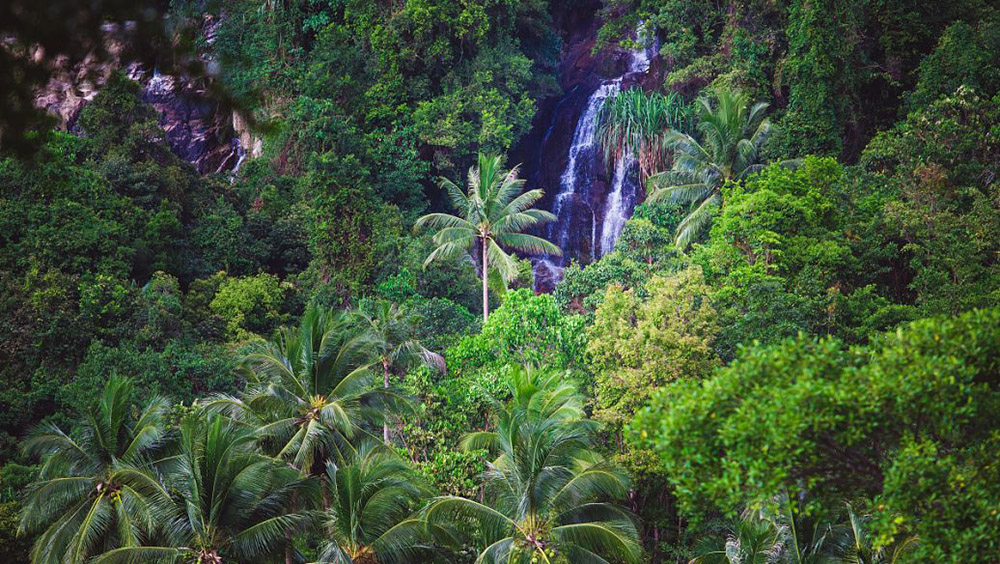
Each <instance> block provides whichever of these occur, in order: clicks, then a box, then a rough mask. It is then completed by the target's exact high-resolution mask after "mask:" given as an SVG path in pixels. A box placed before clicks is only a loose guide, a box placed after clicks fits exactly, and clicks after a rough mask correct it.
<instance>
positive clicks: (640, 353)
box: [587, 267, 719, 431]
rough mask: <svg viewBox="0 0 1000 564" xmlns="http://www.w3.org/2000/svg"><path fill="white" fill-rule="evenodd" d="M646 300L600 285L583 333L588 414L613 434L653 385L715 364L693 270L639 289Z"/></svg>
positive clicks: (703, 298)
mask: <svg viewBox="0 0 1000 564" xmlns="http://www.w3.org/2000/svg"><path fill="white" fill-rule="evenodd" d="M646 290H647V292H648V294H649V298H648V299H647V300H645V301H643V300H640V299H638V298H637V296H636V295H635V293H634V292H632V291H623V290H622V289H621V287H620V286H614V285H613V286H611V287H609V288H608V290H607V292H606V294H605V297H604V301H603V302H602V303H601V305H600V306H599V307H598V308H597V311H596V312H595V314H594V323H593V325H591V326H590V327H589V328H588V330H587V336H588V342H587V352H588V353H589V355H590V359H591V360H592V365H593V367H594V369H595V372H596V373H597V379H596V383H595V386H594V394H595V398H594V403H595V412H594V416H595V417H596V418H597V419H599V420H602V421H605V422H608V423H610V424H611V427H612V429H614V430H616V431H617V430H620V429H621V427H622V425H624V424H626V423H628V422H629V421H631V420H632V417H633V416H634V415H635V412H636V411H637V410H639V409H641V408H642V407H644V406H645V404H646V402H647V400H648V399H649V397H650V395H651V394H652V393H654V392H655V391H656V390H657V389H658V388H659V387H661V386H663V385H665V384H667V383H668V382H672V381H674V380H678V379H682V378H695V379H698V378H703V377H705V376H708V375H709V374H710V373H711V371H712V369H713V368H715V367H716V366H718V364H719V361H718V358H717V357H716V356H715V353H714V352H713V350H712V344H713V341H714V340H715V336H716V335H717V334H718V332H719V326H718V322H717V318H718V315H717V314H716V312H715V309H714V308H713V307H712V306H711V304H709V303H708V298H707V295H708V286H707V285H706V284H705V281H704V279H703V278H702V275H701V271H700V270H699V269H697V268H696V267H692V268H689V269H687V270H683V271H681V272H679V273H677V274H674V275H673V276H670V277H661V276H654V277H653V278H652V279H650V281H649V282H648V283H647V284H646Z"/></svg>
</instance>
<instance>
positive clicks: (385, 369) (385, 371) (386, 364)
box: [382, 359, 389, 445]
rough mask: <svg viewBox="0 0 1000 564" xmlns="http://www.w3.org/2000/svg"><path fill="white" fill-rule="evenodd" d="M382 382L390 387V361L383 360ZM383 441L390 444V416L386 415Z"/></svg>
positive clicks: (383, 426)
mask: <svg viewBox="0 0 1000 564" xmlns="http://www.w3.org/2000/svg"><path fill="white" fill-rule="evenodd" d="M382 383H383V385H384V386H385V389H387V390H388V389H389V361H388V360H384V359H383V360H382ZM382 441H383V442H384V443H385V444H386V445H388V444H389V418H388V416H386V418H385V419H383V421H382Z"/></svg>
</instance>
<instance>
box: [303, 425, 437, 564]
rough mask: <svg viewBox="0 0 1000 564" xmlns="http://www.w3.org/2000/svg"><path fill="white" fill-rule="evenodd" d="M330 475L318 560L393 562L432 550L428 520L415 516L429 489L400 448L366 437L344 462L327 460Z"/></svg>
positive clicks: (334, 563)
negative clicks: (426, 528)
mask: <svg viewBox="0 0 1000 564" xmlns="http://www.w3.org/2000/svg"><path fill="white" fill-rule="evenodd" d="M326 478H327V480H326V484H325V487H326V488H327V489H328V494H327V497H328V498H329V500H330V502H329V506H328V507H327V508H326V510H325V511H324V512H323V518H324V526H323V529H324V531H325V538H326V539H327V540H326V542H325V543H324V544H323V545H322V546H321V547H320V549H319V558H318V562H319V563H328V564H351V563H355V564H362V563H365V562H379V563H384V564H392V563H395V562H408V561H412V559H413V558H414V557H415V556H416V555H418V554H419V553H421V552H426V551H427V550H429V545H428V543H427V542H426V540H425V539H424V535H423V532H424V527H423V523H422V521H421V520H420V519H419V518H416V517H414V516H413V513H414V511H415V510H416V509H418V508H419V507H418V506H419V504H420V503H421V502H422V501H423V500H425V499H427V497H428V493H429V490H428V488H427V486H426V485H425V484H424V483H423V481H422V480H420V478H419V477H418V476H417V475H416V474H415V473H414V472H413V471H412V469H410V467H409V466H407V464H406V463H405V462H403V461H402V460H401V459H400V458H399V457H398V456H396V454H395V453H393V452H391V451H389V450H387V449H386V448H385V447H384V446H383V445H379V444H377V443H372V442H368V443H365V444H363V445H361V446H360V447H359V448H358V450H357V452H356V453H354V454H353V455H352V456H351V458H350V459H349V460H348V461H345V463H344V464H342V465H340V464H336V463H334V462H329V463H327V469H326Z"/></svg>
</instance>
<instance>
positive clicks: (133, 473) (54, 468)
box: [19, 376, 168, 564]
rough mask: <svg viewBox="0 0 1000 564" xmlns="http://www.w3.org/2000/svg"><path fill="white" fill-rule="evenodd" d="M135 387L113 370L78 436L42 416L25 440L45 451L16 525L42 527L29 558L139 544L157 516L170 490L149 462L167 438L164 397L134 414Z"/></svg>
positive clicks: (81, 555)
mask: <svg viewBox="0 0 1000 564" xmlns="http://www.w3.org/2000/svg"><path fill="white" fill-rule="evenodd" d="M133 393H134V390H133V385H132V383H131V382H130V381H129V380H128V379H126V378H121V377H118V376H112V377H111V378H110V379H109V380H108V383H107V386H106V387H105V389H104V394H103V395H102V396H101V398H100V401H99V402H98V403H97V405H96V406H95V407H93V408H92V409H89V410H87V411H85V412H84V414H83V417H82V421H81V425H80V428H79V432H78V433H75V436H71V435H69V434H67V433H65V432H63V431H62V430H61V429H59V428H58V427H56V426H55V425H53V424H45V425H42V426H41V427H39V428H38V429H37V430H36V431H35V432H33V433H32V434H31V436H29V437H28V439H27V441H26V442H25V443H24V448H25V450H26V451H27V452H28V453H29V454H33V455H38V456H41V457H42V459H43V465H42V469H41V472H40V473H39V476H38V481H37V482H35V483H34V484H32V485H31V487H30V488H29V489H28V492H27V497H26V498H25V500H24V508H23V511H22V516H21V525H20V529H19V530H20V531H21V532H22V533H33V532H36V531H41V532H40V534H39V536H38V539H37V540H36V541H35V545H34V547H33V548H32V550H31V561H32V562H33V563H36V564H41V563H53V564H54V563H61V562H84V561H86V560H88V559H89V558H91V557H93V556H95V555H97V554H100V553H101V552H104V551H106V550H108V549H111V548H117V547H134V546H138V545H140V544H141V543H144V542H147V541H148V540H149V539H150V538H151V535H152V534H153V533H154V532H155V531H156V529H157V528H158V527H159V525H160V524H162V522H161V521H159V519H158V517H159V514H158V512H157V509H156V508H157V507H158V506H159V505H160V504H162V503H163V502H164V501H165V500H166V498H167V495H168V494H167V490H165V489H164V487H163V485H161V483H160V482H159V481H158V480H157V478H156V474H155V472H154V471H153V468H152V467H151V463H152V458H153V457H154V455H155V454H156V453H157V450H158V449H159V448H160V447H162V446H163V445H162V443H163V441H164V439H165V433H164V430H163V417H164V415H165V412H166V410H167V402H166V400H164V399H163V398H154V399H152V400H150V401H149V402H148V403H147V404H146V405H145V407H143V408H142V409H141V410H140V411H138V412H137V413H138V416H136V415H135V413H136V412H133V405H132V403H131V400H132V397H133Z"/></svg>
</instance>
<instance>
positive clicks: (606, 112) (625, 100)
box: [598, 88, 690, 179]
mask: <svg viewBox="0 0 1000 564" xmlns="http://www.w3.org/2000/svg"><path fill="white" fill-rule="evenodd" d="M688 121H690V112H689V111H688V109H687V107H686V106H685V105H684V100H683V99H682V98H681V97H680V95H678V94H677V93H676V92H671V93H669V94H667V95H665V96H664V95H663V94H660V93H658V92H651V93H649V94H646V93H645V92H643V90H642V89H641V88H630V89H628V90H626V91H624V92H621V93H619V94H618V95H617V96H615V97H614V98H611V99H610V100H608V101H606V102H605V103H604V106H602V107H601V115H600V127H599V129H598V138H599V139H600V141H601V146H602V147H604V160H605V162H606V163H608V164H609V165H610V164H611V163H614V162H617V161H618V160H620V159H622V158H625V156H626V155H627V154H629V153H631V154H632V155H634V156H635V158H636V160H637V161H638V163H639V173H640V176H641V177H642V178H643V179H646V178H649V176H650V175H652V174H653V173H654V172H655V171H658V170H663V167H664V165H665V164H666V163H667V161H668V159H669V158H670V152H669V147H668V146H667V137H668V135H669V134H670V132H671V130H679V131H687V129H688V126H687V122H688Z"/></svg>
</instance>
